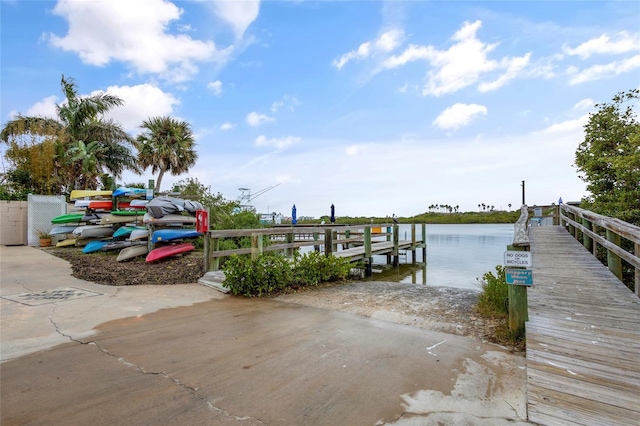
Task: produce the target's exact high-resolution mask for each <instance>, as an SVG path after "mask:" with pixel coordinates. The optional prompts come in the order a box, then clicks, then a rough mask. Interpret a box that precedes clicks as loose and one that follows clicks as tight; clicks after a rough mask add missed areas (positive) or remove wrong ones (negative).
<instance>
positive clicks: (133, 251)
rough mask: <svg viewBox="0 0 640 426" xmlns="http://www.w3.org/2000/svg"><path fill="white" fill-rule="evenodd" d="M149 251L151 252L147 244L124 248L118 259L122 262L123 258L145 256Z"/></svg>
mask: <svg viewBox="0 0 640 426" xmlns="http://www.w3.org/2000/svg"><path fill="white" fill-rule="evenodd" d="M147 253H149V248H148V247H147V245H146V244H140V245H137V246H131V247H127V248H123V249H122V250H120V253H118V257H117V258H116V261H117V262H122V261H123V260H127V259H133V258H134V257H138V256H144V255H146V254H147Z"/></svg>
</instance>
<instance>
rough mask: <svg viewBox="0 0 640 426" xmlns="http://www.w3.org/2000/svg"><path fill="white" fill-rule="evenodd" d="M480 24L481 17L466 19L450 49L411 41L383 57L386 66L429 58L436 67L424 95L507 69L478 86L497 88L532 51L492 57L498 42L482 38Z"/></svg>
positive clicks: (457, 87)
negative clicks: (396, 53)
mask: <svg viewBox="0 0 640 426" xmlns="http://www.w3.org/2000/svg"><path fill="white" fill-rule="evenodd" d="M481 26H482V22H481V21H475V22H465V23H464V24H463V25H462V27H461V28H460V29H459V30H458V31H456V33H455V34H454V35H453V36H452V37H451V40H453V41H454V42H455V43H454V44H453V45H452V46H451V47H449V49H447V50H438V49H436V48H435V47H433V46H418V45H410V46H408V47H407V48H406V49H405V50H404V51H403V52H402V53H400V54H399V55H393V56H391V57H389V58H388V59H387V60H386V61H384V63H383V67H384V68H389V69H390V68H397V67H400V66H403V65H405V64H407V63H409V62H413V61H417V60H423V61H428V62H429V63H430V65H431V66H432V67H433V68H432V69H431V70H429V71H428V73H427V79H426V80H427V81H426V83H425V85H424V87H423V89H422V94H423V95H424V96H427V95H433V96H441V95H444V94H447V93H453V92H456V91H458V90H460V89H462V88H464V87H467V86H470V85H472V84H476V83H477V82H478V81H479V80H480V77H481V75H482V74H485V73H489V72H493V71H497V70H506V71H505V73H504V74H502V75H501V76H499V77H498V78H497V79H496V80H494V81H493V82H489V83H481V84H480V86H479V87H478V89H479V90H480V91H482V92H486V91H489V90H495V89H497V88H499V87H501V86H503V85H504V84H505V83H506V82H507V81H509V80H512V79H513V78H515V77H517V76H518V75H520V74H521V73H522V71H523V69H524V68H525V67H526V65H527V64H528V63H529V58H530V56H531V54H530V53H527V54H525V55H524V56H522V57H504V58H502V59H501V60H500V61H496V60H493V59H489V58H488V55H489V53H491V52H492V51H493V50H494V49H495V48H496V47H497V46H498V43H493V44H487V43H483V42H482V41H480V40H479V39H478V38H477V37H476V33H477V31H478V30H479V29H480V27H481Z"/></svg>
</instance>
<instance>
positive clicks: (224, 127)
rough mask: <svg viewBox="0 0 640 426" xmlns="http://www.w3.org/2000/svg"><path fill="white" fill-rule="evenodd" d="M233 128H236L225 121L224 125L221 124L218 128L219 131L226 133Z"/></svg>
mask: <svg viewBox="0 0 640 426" xmlns="http://www.w3.org/2000/svg"><path fill="white" fill-rule="evenodd" d="M235 127H236V125H235V124H233V123H230V122H228V121H227V122H226V123H223V124H222V125H221V126H220V130H222V131H225V132H226V131H229V130H233V129H235Z"/></svg>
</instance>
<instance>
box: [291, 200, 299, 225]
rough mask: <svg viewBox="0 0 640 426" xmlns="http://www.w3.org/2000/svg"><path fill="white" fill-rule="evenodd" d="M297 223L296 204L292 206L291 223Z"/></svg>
mask: <svg viewBox="0 0 640 426" xmlns="http://www.w3.org/2000/svg"><path fill="white" fill-rule="evenodd" d="M296 223H298V221H297V220H296V205H295V204H294V205H293V207H292V208H291V224H292V225H295V224H296Z"/></svg>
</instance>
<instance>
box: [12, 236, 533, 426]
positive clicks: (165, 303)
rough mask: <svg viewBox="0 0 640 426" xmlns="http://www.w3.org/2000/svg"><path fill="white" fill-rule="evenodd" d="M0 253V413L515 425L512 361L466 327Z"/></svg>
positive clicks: (140, 419) (517, 388) (23, 251)
mask: <svg viewBox="0 0 640 426" xmlns="http://www.w3.org/2000/svg"><path fill="white" fill-rule="evenodd" d="M0 261H1V263H0V274H1V275H0V295H2V296H3V297H8V298H9V299H11V300H9V299H5V298H2V299H0V315H1V319H2V328H1V345H2V346H1V350H0V351H1V356H2V361H3V362H2V364H0V375H1V383H0V404H1V405H0V416H1V417H0V423H2V424H3V425H11V424H65V425H69V424H87V423H92V424H227V423H238V422H240V423H242V424H244V425H254V424H273V425H298V424H299V425H303V424H314V425H316V424H317V425H325V424H326V425H329V424H331V425H335V424H349V425H359V424H363V425H364V424H399V425H429V424H479V425H482V424H486V425H500V424H509V425H513V424H519V423H525V422H524V419H525V418H526V412H525V410H526V408H525V407H526V404H525V399H524V383H525V380H526V375H525V370H524V358H522V357H518V356H513V355H510V354H509V353H507V352H506V351H504V350H502V349H500V348H498V347H496V346H494V345H487V344H483V343H482V342H479V341H477V340H475V339H472V338H467V337H460V336H454V335H449V334H444V333H438V332H431V331H426V330H421V329H417V328H413V327H408V326H403V325H397V324H392V323H388V322H385V321H379V320H374V319H370V318H363V317H359V316H355V315H351V314H345V313H339V312H333V311H330V310H324V309H317V308H310V307H305V306H301V305H296V304H292V303H284V302H279V301H274V300H263V299H244V298H236V297H228V296H225V295H222V294H220V293H218V292H217V291H215V290H212V289H210V288H207V287H205V286H200V285H197V284H193V285H179V286H153V287H147V286H135V287H109V286H101V285H96V284H92V283H88V282H84V281H80V280H76V279H74V278H73V277H71V276H70V268H69V266H68V264H67V262H65V261H62V260H60V259H57V258H55V257H53V256H50V255H48V254H46V253H44V252H42V251H41V250H39V249H35V248H28V247H0ZM56 289H58V291H57V292H55V291H53V290H56ZM74 289H80V290H74ZM43 291H45V292H46V293H38V292H43ZM25 293H26V295H25ZM96 293H97V294H96ZM21 294H22V296H20V295H21ZM38 295H39V296H38ZM15 300H19V301H15ZM178 307H179V308H178Z"/></svg>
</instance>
